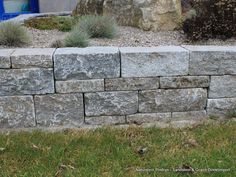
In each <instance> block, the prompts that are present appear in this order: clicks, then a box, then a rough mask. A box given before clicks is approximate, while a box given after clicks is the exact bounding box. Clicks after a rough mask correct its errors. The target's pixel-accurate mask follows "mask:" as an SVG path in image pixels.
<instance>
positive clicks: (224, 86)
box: [209, 58, 236, 98]
mask: <svg viewBox="0 0 236 177" xmlns="http://www.w3.org/2000/svg"><path fill="white" fill-rule="evenodd" d="M235 59H236V58H235ZM235 69H236V68H235ZM225 97H236V76H230V75H224V76H211V85H210V90H209V98H225Z"/></svg>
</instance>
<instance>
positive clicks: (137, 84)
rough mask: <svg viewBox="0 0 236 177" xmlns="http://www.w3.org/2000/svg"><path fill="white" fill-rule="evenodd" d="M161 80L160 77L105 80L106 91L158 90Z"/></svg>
mask: <svg viewBox="0 0 236 177" xmlns="http://www.w3.org/2000/svg"><path fill="white" fill-rule="evenodd" d="M159 80H160V79H159V78H158V77H152V78H117V79H105V89H106V90H110V91H116V90H150V89H158V88H159Z"/></svg>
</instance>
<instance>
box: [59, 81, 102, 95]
mask: <svg viewBox="0 0 236 177" xmlns="http://www.w3.org/2000/svg"><path fill="white" fill-rule="evenodd" d="M99 91H104V80H103V79H92V80H69V81H56V92H57V93H76V92H84V93H85V92H99Z"/></svg>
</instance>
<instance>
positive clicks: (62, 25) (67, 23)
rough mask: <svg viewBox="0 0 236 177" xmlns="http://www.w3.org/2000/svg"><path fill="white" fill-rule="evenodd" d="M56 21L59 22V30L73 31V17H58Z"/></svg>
mask: <svg viewBox="0 0 236 177" xmlns="http://www.w3.org/2000/svg"><path fill="white" fill-rule="evenodd" d="M56 21H57V22H58V30H59V31H63V32H67V31H71V29H72V27H73V24H75V21H74V20H73V18H72V17H56Z"/></svg>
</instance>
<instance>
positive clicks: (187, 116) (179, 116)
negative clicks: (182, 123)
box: [172, 110, 207, 120]
mask: <svg viewBox="0 0 236 177" xmlns="http://www.w3.org/2000/svg"><path fill="white" fill-rule="evenodd" d="M206 117H207V115H206V111H205V110H202V111H189V112H173V113H172V119H173V120H201V119H204V118H206Z"/></svg>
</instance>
